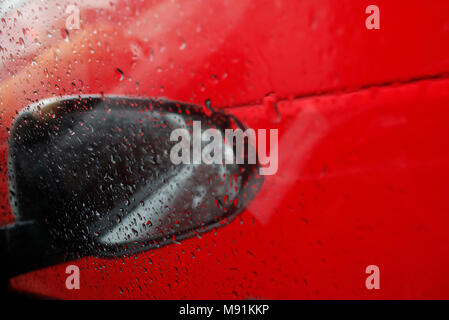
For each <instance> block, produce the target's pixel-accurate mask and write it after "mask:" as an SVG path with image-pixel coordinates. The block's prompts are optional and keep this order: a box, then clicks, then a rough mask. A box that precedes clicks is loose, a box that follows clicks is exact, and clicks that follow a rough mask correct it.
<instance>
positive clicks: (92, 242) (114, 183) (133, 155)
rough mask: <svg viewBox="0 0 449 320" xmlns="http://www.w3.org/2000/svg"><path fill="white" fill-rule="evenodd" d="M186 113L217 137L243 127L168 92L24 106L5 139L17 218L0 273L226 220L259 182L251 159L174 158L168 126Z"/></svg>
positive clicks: (148, 243) (161, 240) (107, 252)
mask: <svg viewBox="0 0 449 320" xmlns="http://www.w3.org/2000/svg"><path fill="white" fill-rule="evenodd" d="M193 121H201V124H202V127H203V129H207V128H212V129H214V130H219V131H220V132H222V133H223V135H222V136H223V137H224V130H225V129H227V128H233V127H237V128H241V129H242V130H244V128H243V126H242V125H241V123H240V122H239V121H238V120H237V119H235V118H234V117H232V116H229V115H226V114H224V113H222V112H216V111H212V112H211V113H208V112H206V111H205V110H204V109H203V108H201V107H198V106H195V105H190V104H185V103H179V102H173V101H167V100H156V99H141V98H125V97H100V96H86V97H76V98H64V99H60V100H55V101H47V102H43V103H39V104H36V105H33V106H30V107H29V108H27V109H25V111H24V112H22V113H21V114H20V115H19V116H18V118H17V119H16V120H15V122H14V125H13V128H12V130H11V133H10V140H9V162H8V172H9V184H10V202H11V207H12V209H13V212H14V215H15V217H16V222H15V224H14V225H11V226H7V227H4V228H2V229H0V253H1V255H2V263H3V267H4V268H5V269H6V271H5V272H6V273H7V274H8V275H9V276H11V275H15V274H19V273H23V272H27V271H31V270H33V269H36V268H41V267H44V266H47V265H51V264H55V263H58V262H63V261H68V260H71V259H75V258H79V257H82V256H87V255H92V256H100V257H114V256H122V255H128V254H133V253H137V252H140V251H144V250H149V249H154V248H157V247H160V246H163V245H166V244H169V243H171V242H173V241H180V240H182V239H184V238H187V237H190V236H192V235H195V234H198V233H201V232H205V231H207V230H210V229H211V228H214V227H218V226H221V225H223V221H230V220H232V219H233V218H234V217H235V216H236V215H237V214H238V213H240V212H241V211H242V210H243V209H244V208H245V206H247V204H248V203H249V202H250V201H251V200H252V199H253V198H254V195H255V194H256V192H257V191H258V189H259V188H260V186H261V184H262V177H261V176H260V175H259V174H258V171H257V169H258V166H257V164H248V163H247V162H245V163H244V164H235V163H233V164H178V165H175V164H173V163H172V162H171V161H170V150H171V148H172V147H173V145H174V144H175V143H176V142H173V141H170V133H171V132H172V131H173V130H174V129H176V128H187V129H189V130H190V129H191V127H192V123H193ZM229 147H230V148H231V149H230V150H231V152H235V148H234V146H229ZM248 147H249V146H248ZM227 152H229V150H228V151H227Z"/></svg>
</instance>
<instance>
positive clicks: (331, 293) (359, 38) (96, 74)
mask: <svg viewBox="0 0 449 320" xmlns="http://www.w3.org/2000/svg"><path fill="white" fill-rule="evenodd" d="M69 4H71V2H70V1H65V0H64V1H49V2H46V3H45V4H43V3H40V2H33V1H25V2H18V3H16V4H13V5H8V4H5V5H3V7H2V8H1V9H2V17H3V19H2V20H1V22H0V30H1V32H0V41H1V42H0V46H1V47H0V48H1V50H0V57H1V64H2V66H1V69H0V99H1V100H0V111H1V114H0V124H1V125H2V128H0V157H1V158H0V169H1V170H0V171H1V178H0V190H1V192H0V197H1V198H0V204H1V209H0V210H1V211H0V221H1V223H2V224H8V223H12V222H13V221H14V217H13V215H12V213H11V209H10V206H9V198H8V179H7V152H8V142H7V139H8V134H9V131H8V130H6V129H7V128H10V126H11V124H12V121H13V119H14V118H15V116H16V115H17V112H19V111H20V110H21V109H23V108H24V107H25V106H27V105H29V104H30V103H32V102H35V101H38V100H40V99H44V98H49V97H55V96H56V97H57V96H65V95H77V94H98V93H103V94H120V95H130V96H142V97H167V98H169V99H172V100H179V101H186V102H193V103H196V104H203V103H204V101H205V100H207V99H210V101H211V102H212V105H213V106H214V107H216V108H222V109H224V110H225V112H227V113H230V114H233V115H235V116H236V117H238V118H239V119H241V120H242V122H243V123H244V124H245V125H246V126H248V127H251V128H254V129H278V130H279V131H278V132H279V145H278V153H279V164H278V171H277V173H276V174H275V175H271V176H266V177H265V182H264V184H263V186H262V189H261V190H260V192H259V194H258V195H257V197H256V198H255V199H254V201H253V202H252V203H251V205H250V206H249V207H248V208H247V209H246V210H245V211H244V212H243V213H242V214H241V215H240V216H239V218H237V219H236V220H235V221H233V222H231V223H230V224H229V225H226V226H223V227H222V228H218V229H217V230H214V231H211V232H208V233H205V234H202V235H201V236H198V237H195V238H191V239H187V240H184V241H182V242H181V243H179V244H173V245H169V246H166V247H162V248H160V249H156V250H152V251H147V252H144V253H140V254H137V255H133V256H130V257H125V258H116V259H100V258H95V257H89V258H83V259H80V260H77V261H74V262H70V263H66V264H61V265H57V266H53V267H49V268H46V269H42V270H39V271H35V272H31V273H28V274H24V275H21V276H18V277H15V278H13V279H11V281H10V285H11V287H12V288H13V289H14V290H17V291H21V292H28V293H33V294H38V295H42V296H44V297H54V298H63V299H83V298H88V299H103V298H111V299H147V298H150V299H329V298H330V299H410V298H411V299H415V298H419V299H443V298H445V299H447V298H449V293H448V290H447V288H448V287H449V273H448V271H449V232H448V227H449V201H448V200H449V125H448V122H449V78H448V74H449V19H448V16H449V2H447V1H444V0H435V1H418V0H416V1H405V0H404V1H402V0H397V1H387V0H376V1H374V2H373V3H368V2H366V1H359V0H358V1H353V0H340V1H335V0H318V1H317V0H306V1H293V0H291V1H287V0H284V1H282V0H272V1H250V0H238V1H237V0H235V1H234V0H224V1H199V0H192V1H171V0H158V1H123V0H117V1H78V2H77V4H76V5H77V7H78V8H79V14H80V29H77V30H68V31H66V30H65V29H66V27H65V23H66V18H67V17H68V16H69V15H70V13H66V8H67V6H68V5H69ZM369 4H375V5H377V6H378V7H379V9H380V29H379V30H369V29H367V28H366V26H365V21H366V19H367V17H368V16H369V13H368V14H367V13H366V12H365V9H366V7H367V6H368V5H369ZM69 264H76V265H78V266H79V267H80V270H81V288H80V289H79V290H68V289H67V288H66V287H65V280H66V278H67V276H68V275H67V274H66V273H65V268H66V266H67V265H69ZM369 265H377V266H378V267H379V270H380V289H378V290H368V289H367V287H366V286H365V280H366V278H367V277H368V274H366V272H365V270H366V267H367V266H369Z"/></svg>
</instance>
